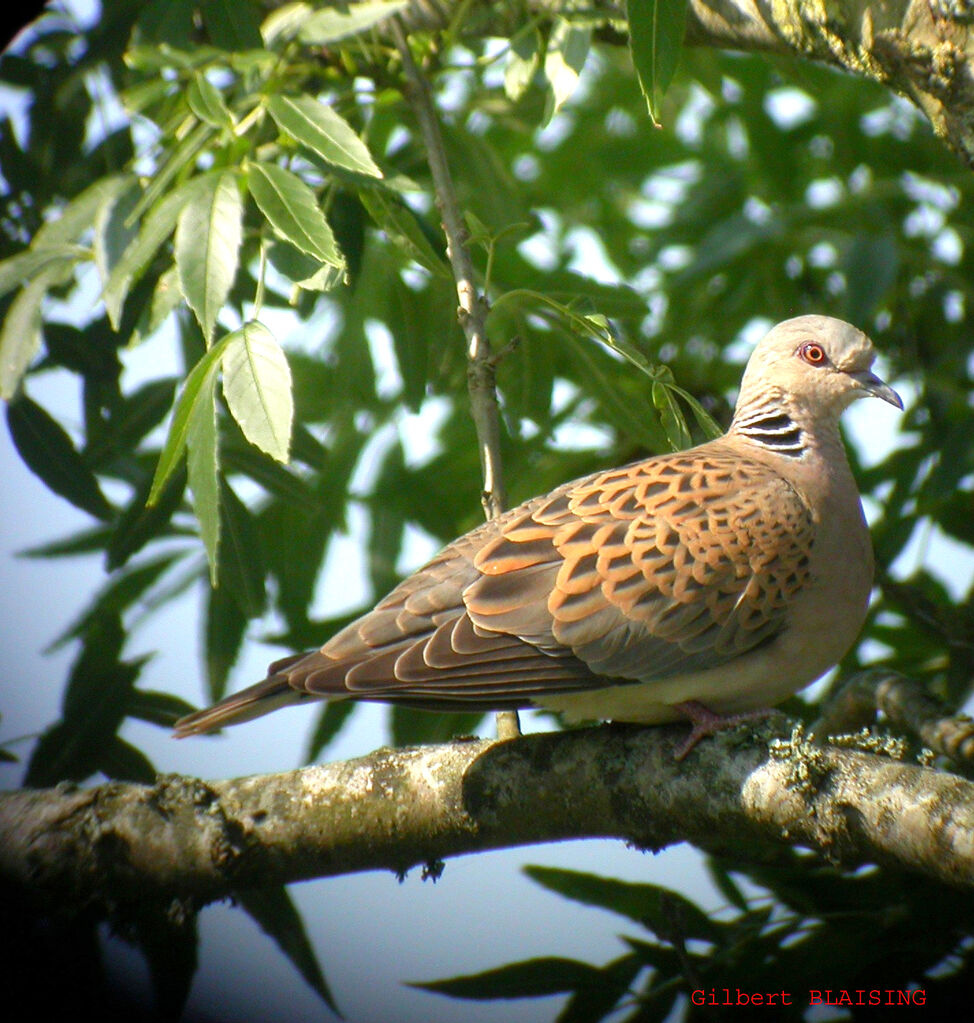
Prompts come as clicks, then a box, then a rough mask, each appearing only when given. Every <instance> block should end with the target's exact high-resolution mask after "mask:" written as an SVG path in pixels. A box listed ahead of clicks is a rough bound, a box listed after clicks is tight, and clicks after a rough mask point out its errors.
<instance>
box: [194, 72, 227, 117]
mask: <svg viewBox="0 0 974 1023" xmlns="http://www.w3.org/2000/svg"><path fill="white" fill-rule="evenodd" d="M186 102H187V103H188V104H189V109H190V110H192V111H193V113H194V114H196V116H197V117H198V118H199V119H200V120H201V121H204V122H206V124H208V125H210V127H212V128H230V127H232V126H233V116H232V115H231V113H230V110H229V109H228V107H227V105H226V103H225V102H224V99H223V93H221V92H220V90H219V89H218V88H217V87H216V86H215V85H213V83H212V82H210V80H209V79H208V78H207V77H206V75H203V74H199V73H197V74H195V75H193V77H192V78H191V79H190V82H189V87H188V88H187V90H186Z"/></svg>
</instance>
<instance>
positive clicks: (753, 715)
mask: <svg viewBox="0 0 974 1023" xmlns="http://www.w3.org/2000/svg"><path fill="white" fill-rule="evenodd" d="M674 709H675V710H678V711H679V712H680V713H681V714H683V715H684V716H686V717H687V718H689V720H690V723H691V725H692V727H691V729H690V734H689V735H688V736H687V737H686V738H685V739H684V740H683V742H681V743H680V745H679V746H677V748H676V752H675V753H674V754H673V759H674V760H683V759H684V757H686V755H687V754H688V753H689V752H690V751H691V750H692V749H693V748H694V747H695V746H696V745H697V743H698V742H700V740H701V739H706V738H707V737H708V736H711V735H716V734H717V733H718V732H722V731H724V730H725V729H727V728H733V727H734V726H735V725H740V724H744V723H745V722H747V721H758V720H761V719H763V718H766V717H767V716H768V715H769V714H771V713H772V711H771V710H770V709H767V710H749V711H746V712H744V713H741V714H717V713H716V712H715V711H712V710H711V709H710V708H709V707H707V706H705V705H704V704H702V703H700V702H699V701H698V700H686V701H684V702H683V703H677V704H674Z"/></svg>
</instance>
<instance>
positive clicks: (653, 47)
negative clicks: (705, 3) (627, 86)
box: [626, 0, 687, 124]
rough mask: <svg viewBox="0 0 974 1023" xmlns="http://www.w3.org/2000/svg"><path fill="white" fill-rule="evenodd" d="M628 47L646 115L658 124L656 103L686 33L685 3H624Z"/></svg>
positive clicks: (681, 0) (639, 0)
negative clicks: (645, 104)
mask: <svg viewBox="0 0 974 1023" xmlns="http://www.w3.org/2000/svg"><path fill="white" fill-rule="evenodd" d="M626 12H627V15H628V17H629V46H630V49H631V51H632V62H633V64H634V65H635V67H636V77H637V78H638V79H639V88H640V89H641V90H642V93H643V96H644V97H645V99H646V103H647V105H648V107H649V116H650V117H651V118H652V119H653V123H654V124H659V112H660V101H661V100H662V98H663V93H664V92H665V91H666V87H667V86H668V85H669V84H670V81H671V80H672V78H673V73H674V72H675V71H676V65H677V62H678V61H679V59H680V49H681V47H682V46H683V36H684V34H685V33H686V19H687V0H627V2H626Z"/></svg>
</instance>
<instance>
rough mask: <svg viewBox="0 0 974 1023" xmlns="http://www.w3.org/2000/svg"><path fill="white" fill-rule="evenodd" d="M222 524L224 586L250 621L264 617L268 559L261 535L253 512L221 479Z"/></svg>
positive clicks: (222, 582) (222, 572)
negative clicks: (259, 616) (266, 558)
mask: <svg viewBox="0 0 974 1023" xmlns="http://www.w3.org/2000/svg"><path fill="white" fill-rule="evenodd" d="M220 513H221V524H222V537H223V542H222V555H221V558H220V578H221V586H223V587H225V588H226V590H227V592H228V593H229V594H230V596H231V597H232V598H233V599H234V600H235V601H236V602H237V606H238V607H239V608H240V610H241V611H242V612H243V613H244V615H245V616H246V617H247V618H255V617H257V615H259V614H262V613H263V611H264V608H265V606H266V604H267V592H266V587H265V584H264V575H265V569H264V558H263V551H262V548H261V542H260V534H259V532H258V530H257V523H256V522H255V521H254V517H253V515H252V514H251V513H250V509H249V508H248V507H247V506H246V505H245V504H244V503H243V501H241V500H240V498H239V497H237V494H236V492H235V491H234V489H233V487H231V486H230V484H229V483H227V481H226V480H225V479H224V478H222V477H221V479H220Z"/></svg>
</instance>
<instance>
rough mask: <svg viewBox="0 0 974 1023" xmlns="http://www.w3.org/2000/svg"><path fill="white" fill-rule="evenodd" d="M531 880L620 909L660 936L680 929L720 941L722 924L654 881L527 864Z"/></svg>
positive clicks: (593, 903) (701, 938)
mask: <svg viewBox="0 0 974 1023" xmlns="http://www.w3.org/2000/svg"><path fill="white" fill-rule="evenodd" d="M524 872H525V873H526V874H527V875H528V877H530V878H531V879H532V880H533V881H537V883H538V884H541V885H544V887H545V888H548V889H550V890H551V891H554V892H558V893H559V894H560V895H565V896H567V897H568V898H570V899H574V900H575V901H576V902H582V903H585V904H586V905H589V906H601V907H602V908H603V909H608V910H611V911H612V912H613V913H620V914H622V915H623V916H627V917H629V918H630V919H631V920H635V921H636V922H637V923H640V924H642V925H643V926H644V927H648V928H650V929H651V930H652V931H654V932H655V933H656V934H657V935H659V936H660V937H662V938H667V937H669V936H670V935H673V934H675V933H679V934H680V935H681V936H683V937H684V938H687V939H689V938H694V939H697V940H699V941H719V940H720V936H721V928H720V926H719V925H718V924H715V923H713V922H712V921H711V920H710V918H709V917H708V916H707V914H706V913H704V912H702V911H701V910H700V909H698V908H697V906H696V905H694V903H692V902H691V901H690V900H689V899H686V898H684V897H683V896H682V895H679V894H678V893H676V892H673V891H670V890H669V889H667V888H662V887H660V886H659V885H654V884H635V883H630V882H626V881H617V880H615V879H614V878H609V877H598V876H597V875H595V874H585V873H581V872H579V871H574V870H560V869H557V868H554V867H537V866H527V867H525V868H524Z"/></svg>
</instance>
